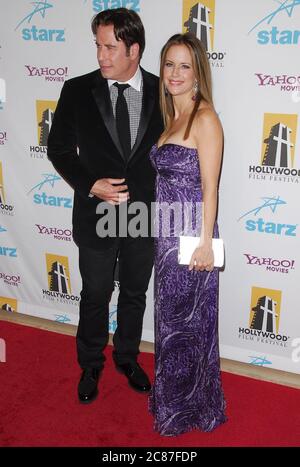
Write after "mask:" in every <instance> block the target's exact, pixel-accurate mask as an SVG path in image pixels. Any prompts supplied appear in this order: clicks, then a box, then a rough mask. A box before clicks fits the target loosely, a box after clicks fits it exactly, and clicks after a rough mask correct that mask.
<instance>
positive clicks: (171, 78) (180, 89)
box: [163, 45, 196, 96]
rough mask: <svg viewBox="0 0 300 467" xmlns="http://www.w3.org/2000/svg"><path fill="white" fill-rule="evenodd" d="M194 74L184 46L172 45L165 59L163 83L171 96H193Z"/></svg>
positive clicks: (188, 52)
mask: <svg viewBox="0 0 300 467" xmlns="http://www.w3.org/2000/svg"><path fill="white" fill-rule="evenodd" d="M195 80H196V78H195V73H194V69H193V65H192V57H191V54H190V51H189V49H188V48H187V47H186V46H185V45H172V46H171V47H170V48H169V50H168V52H167V54H166V58H165V63H164V67H163V82H164V85H165V87H166V88H167V90H168V91H169V93H170V94H171V95H172V96H180V95H183V94H189V95H190V94H191V95H192V94H193V87H194V84H195Z"/></svg>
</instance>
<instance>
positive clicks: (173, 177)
mask: <svg viewBox="0 0 300 467" xmlns="http://www.w3.org/2000/svg"><path fill="white" fill-rule="evenodd" d="M150 159H151V162H152V164H153V166H154V168H155V170H156V172H157V178H156V202H157V203H159V204H160V203H173V202H180V203H183V202H186V201H189V202H192V203H197V202H201V201H202V191H201V176H200V166H199V160H198V153H197V150H196V149H193V148H187V147H185V146H181V145H179V144H171V143H167V144H164V145H163V146H161V147H158V146H157V145H154V146H153V148H152V150H151V153H150ZM158 217H159V215H158V214H156V219H155V222H156V223H158V222H159V219H158ZM186 228H188V226H186ZM186 232H187V230H185V233H186ZM187 233H188V232H187ZM214 236H215V237H216V236H218V230H217V225H215V229H214ZM178 242H179V240H178V236H177V237H176V235H174V236H172V232H171V235H170V236H168V237H163V236H158V237H156V238H155V258H154V302H155V318H154V320H155V380H154V384H153V387H152V390H151V393H150V396H149V409H150V411H151V413H152V414H153V415H154V429H155V430H156V431H158V432H159V433H160V434H162V435H165V436H176V435H179V434H181V433H184V432H188V431H191V430H193V429H200V430H203V431H211V430H213V429H214V428H216V427H217V426H218V425H220V424H221V423H223V422H224V421H225V420H226V417H225V414H224V410H225V401H224V396H223V390H222V384H221V379H220V366H219V345H218V270H217V269H216V268H215V269H214V270H213V271H212V272H206V271H203V272H199V271H198V272H197V271H189V270H188V266H183V265H178V259H177V258H178Z"/></svg>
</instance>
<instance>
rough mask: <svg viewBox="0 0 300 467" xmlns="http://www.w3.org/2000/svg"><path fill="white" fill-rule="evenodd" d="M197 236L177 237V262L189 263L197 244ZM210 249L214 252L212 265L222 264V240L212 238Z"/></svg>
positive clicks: (198, 239) (217, 266) (219, 265)
mask: <svg viewBox="0 0 300 467" xmlns="http://www.w3.org/2000/svg"><path fill="white" fill-rule="evenodd" d="M199 242H200V238H199V237H186V236H180V237H179V250H178V263H179V264H190V261H191V257H192V254H193V253H194V251H195V248H197V247H198V246H199ZM212 249H213V253H214V267H216V268H221V267H222V266H224V242H223V240H222V238H213V239H212Z"/></svg>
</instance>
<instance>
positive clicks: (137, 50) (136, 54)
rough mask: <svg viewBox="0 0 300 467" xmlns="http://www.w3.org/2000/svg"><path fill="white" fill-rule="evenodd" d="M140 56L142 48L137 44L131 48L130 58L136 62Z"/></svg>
mask: <svg viewBox="0 0 300 467" xmlns="http://www.w3.org/2000/svg"><path fill="white" fill-rule="evenodd" d="M139 55H140V46H139V44H138V43H137V42H135V43H134V44H132V45H131V46H130V58H131V59H132V60H136V59H137V58H139Z"/></svg>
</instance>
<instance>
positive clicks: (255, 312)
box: [238, 287, 290, 348]
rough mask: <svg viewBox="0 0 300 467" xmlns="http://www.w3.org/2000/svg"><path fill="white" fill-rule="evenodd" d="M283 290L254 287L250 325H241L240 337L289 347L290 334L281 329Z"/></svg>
mask: <svg viewBox="0 0 300 467" xmlns="http://www.w3.org/2000/svg"><path fill="white" fill-rule="evenodd" d="M281 300H282V292H281V290H273V289H265V288H262V287H252V293H251V306H250V317H249V325H248V326H247V327H243V326H240V327H239V331H238V332H239V338H240V339H242V340H245V341H252V342H259V343H261V344H266V345H272V346H273V345H276V346H278V347H284V348H286V347H287V342H288V340H289V339H290V337H289V336H286V335H285V334H282V332H281V330H280V315H281Z"/></svg>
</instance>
